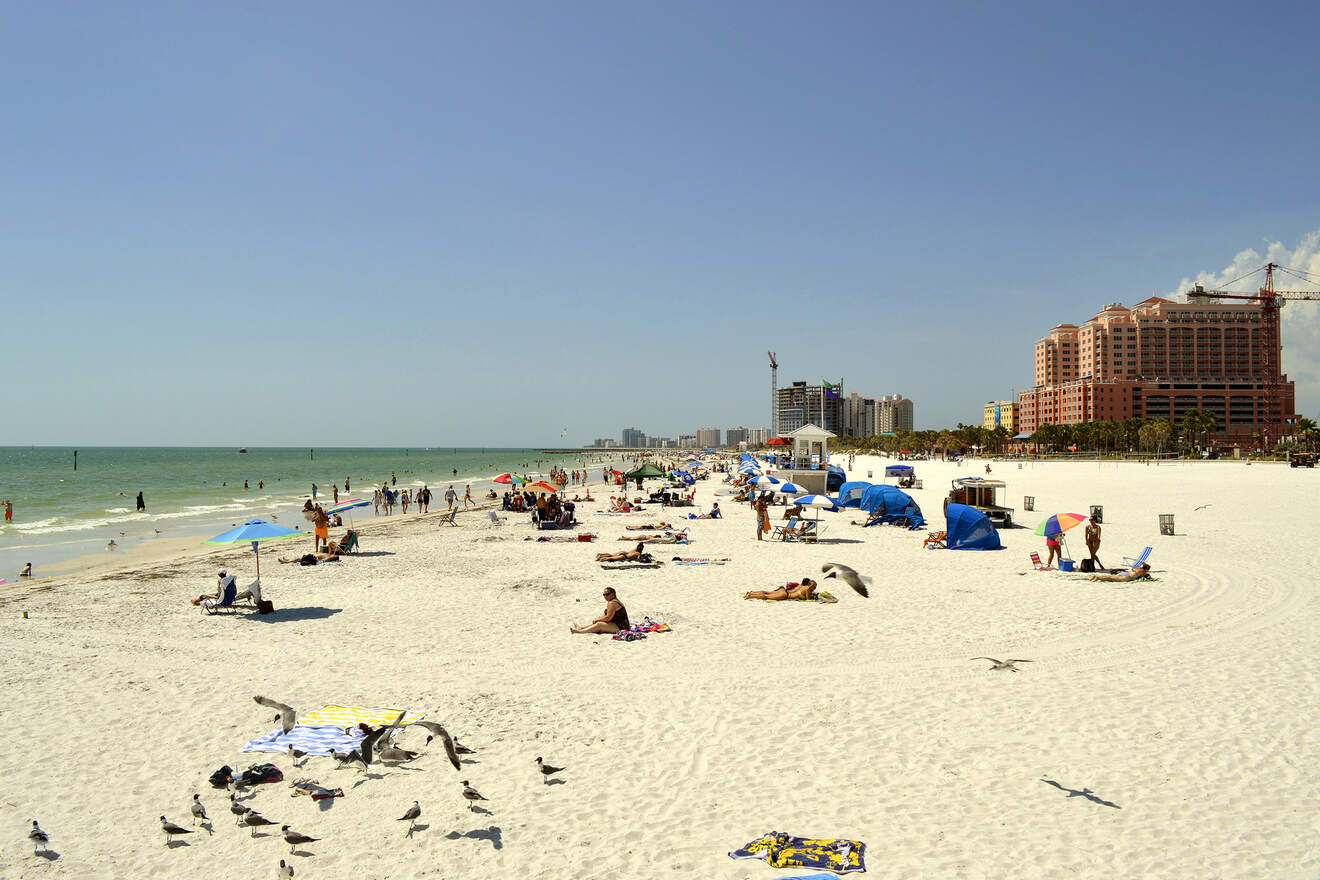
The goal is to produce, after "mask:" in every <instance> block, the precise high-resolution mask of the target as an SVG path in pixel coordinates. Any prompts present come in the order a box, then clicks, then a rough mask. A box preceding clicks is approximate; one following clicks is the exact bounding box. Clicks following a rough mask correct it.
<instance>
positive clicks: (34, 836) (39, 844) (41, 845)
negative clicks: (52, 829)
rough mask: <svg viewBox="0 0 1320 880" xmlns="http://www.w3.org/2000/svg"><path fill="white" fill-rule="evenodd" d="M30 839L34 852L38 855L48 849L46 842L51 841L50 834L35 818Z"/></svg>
mask: <svg viewBox="0 0 1320 880" xmlns="http://www.w3.org/2000/svg"><path fill="white" fill-rule="evenodd" d="M28 840H30V841H32V854H33V855H36V854H37V853H39V852H45V851H46V850H47V849H48V847H47V846H46V844H48V843H50V835H49V834H47V833H46V832H44V831H42V830H41V826H40V825H38V824H37V820H36V819H33V820H32V830H31V831H29V832H28Z"/></svg>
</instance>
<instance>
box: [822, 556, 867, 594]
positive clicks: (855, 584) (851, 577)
mask: <svg viewBox="0 0 1320 880" xmlns="http://www.w3.org/2000/svg"><path fill="white" fill-rule="evenodd" d="M820 570H821V571H823V572H825V577H827V578H838V579H839V580H841V581H843V582H844V583H845V584H847V585H848V586H850V587H852V588H853V589H854V590H856V591H857V594H858V595H860V596H862V597H863V598H870V595H871V594H870V593H868V592H867V591H866V585H867V584H869V583H870V582H871V579H870V578H869V577H862V576H861V575H860V574H858V573H857V572H856V571H854V570H852V569H851V568H849V567H848V566H846V565H840V564H839V563H837V562H827V563H825V564H824V565H822V566H821V567H820Z"/></svg>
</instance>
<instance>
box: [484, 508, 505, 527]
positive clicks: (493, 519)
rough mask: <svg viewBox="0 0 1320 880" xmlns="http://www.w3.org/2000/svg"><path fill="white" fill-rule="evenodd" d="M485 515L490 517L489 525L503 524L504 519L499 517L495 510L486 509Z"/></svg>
mask: <svg viewBox="0 0 1320 880" xmlns="http://www.w3.org/2000/svg"><path fill="white" fill-rule="evenodd" d="M486 516H488V517H490V522H491V525H495V526H502V525H504V520H502V519H500V517H499V515H498V514H496V513H495V511H493V510H488V511H486Z"/></svg>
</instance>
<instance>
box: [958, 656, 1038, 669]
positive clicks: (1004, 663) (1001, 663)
mask: <svg viewBox="0 0 1320 880" xmlns="http://www.w3.org/2000/svg"><path fill="white" fill-rule="evenodd" d="M972 659H973V660H989V661H990V662H991V663H993V664H995V665H994V666H991V667H990V668H989V669H988V670H986V671H987V672H1001V671H1003V670H1005V669H1007V670H1008V671H1009V672H1021V670H1020V669H1018V668H1017V667H1016V666H1014V665H1013V664H1014V663H1030V662H1031V661H1030V660H996V659H995V658H994V657H973V658H972Z"/></svg>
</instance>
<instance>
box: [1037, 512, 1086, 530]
mask: <svg viewBox="0 0 1320 880" xmlns="http://www.w3.org/2000/svg"><path fill="white" fill-rule="evenodd" d="M1084 522H1086V517H1084V516H1082V515H1081V514H1080V513H1056V514H1054V516H1051V517H1050V518H1049V519H1047V520H1045V522H1043V523H1041V524H1040V525H1039V526H1037V527H1036V534H1038V535H1062V534H1063V533H1064V532H1066V531H1068V530H1069V529H1071V528H1072V527H1073V526H1076V525H1077V524H1078V523H1084Z"/></svg>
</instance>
